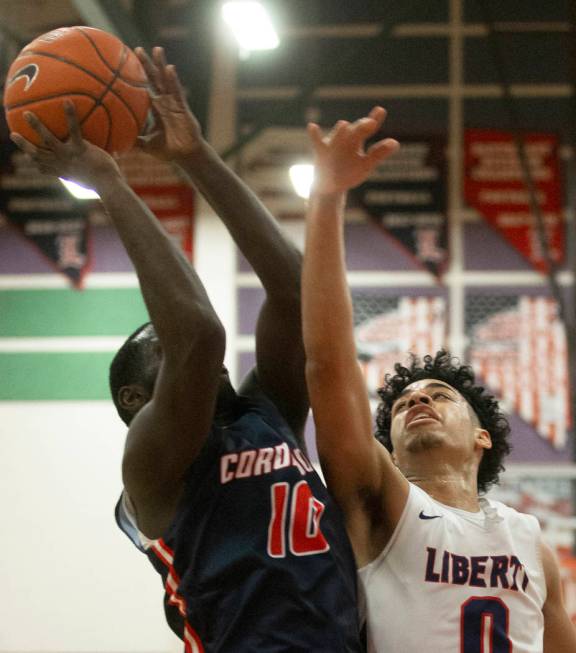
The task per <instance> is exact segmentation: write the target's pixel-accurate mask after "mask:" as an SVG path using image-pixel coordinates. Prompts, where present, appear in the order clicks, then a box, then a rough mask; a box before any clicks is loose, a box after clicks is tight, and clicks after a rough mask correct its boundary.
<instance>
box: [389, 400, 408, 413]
mask: <svg viewBox="0 0 576 653" xmlns="http://www.w3.org/2000/svg"><path fill="white" fill-rule="evenodd" d="M405 407H406V402H405V401H399V402H398V403H397V404H395V405H394V407H393V408H392V412H393V413H397V412H398V411H400V410H402V409H403V408H405Z"/></svg>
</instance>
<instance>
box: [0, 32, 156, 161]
mask: <svg viewBox="0 0 576 653" xmlns="http://www.w3.org/2000/svg"><path fill="white" fill-rule="evenodd" d="M147 86H148V84H147V80H146V74H145V73H144V69H143V68H142V65H141V64H140V61H138V58H137V57H136V55H135V54H134V53H133V52H132V50H130V48H128V47H127V46H126V45H124V43H122V41H120V40H119V39H118V38H116V37H115V36H113V35H112V34H108V33H107V32H103V31H102V30H99V29H94V28H93V27H62V28H60V29H55V30H53V31H52V32H48V33H47V34H43V35H42V36H39V37H38V38H37V39H35V40H34V41H32V42H31V43H29V44H28V45H27V46H26V47H25V48H23V50H22V51H21V52H20V54H19V55H18V56H17V57H16V59H15V60H14V61H13V63H12V65H11V66H10V69H9V70H8V75H7V79H6V87H5V91H4V109H5V111H6V120H7V122H8V126H9V127H10V130H11V131H14V132H19V133H20V134H22V136H24V138H27V139H28V140H29V141H31V142H33V143H35V144H37V145H38V144H39V139H38V134H37V133H36V132H35V131H34V130H33V129H32V128H31V127H30V125H29V124H28V123H27V122H26V120H25V119H24V113H25V112H26V111H33V112H34V113H35V114H36V115H37V116H38V117H39V118H40V120H41V121H42V122H43V123H44V124H45V125H46V126H47V127H48V129H50V131H52V132H53V133H54V135H55V136H57V137H58V138H60V139H64V138H66V137H67V135H68V124H67V122H66V116H65V113H64V105H63V102H64V99H66V98H69V99H70V100H72V102H74V105H75V107H76V115H77V116H78V120H79V122H80V125H81V127H82V135H83V136H84V138H85V139H86V140H88V141H90V142H92V143H94V144H95V145H98V146H99V147H102V148H104V149H105V150H107V151H108V152H112V153H120V152H125V151H127V150H129V149H130V148H131V147H132V146H133V145H134V143H135V141H136V137H137V136H138V134H139V133H140V132H141V130H142V127H143V126H144V123H145V121H146V117H147V115H148V110H149V106H150V100H149V97H148V92H147Z"/></svg>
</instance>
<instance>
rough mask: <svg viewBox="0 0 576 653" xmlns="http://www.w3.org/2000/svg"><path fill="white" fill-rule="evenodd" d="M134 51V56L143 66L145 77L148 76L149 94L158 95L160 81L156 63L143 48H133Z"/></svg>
mask: <svg viewBox="0 0 576 653" xmlns="http://www.w3.org/2000/svg"><path fill="white" fill-rule="evenodd" d="M134 52H135V53H136V56H137V57H138V59H139V61H140V63H141V64H142V68H144V72H145V73H146V77H147V78H148V83H149V84H150V91H151V95H159V94H160V93H161V92H162V91H161V89H160V86H161V82H160V80H159V77H160V75H159V72H158V69H157V68H156V65H155V64H154V62H153V61H152V59H151V58H150V56H149V54H148V53H147V52H146V50H144V48H140V47H138V48H136V49H135V50H134Z"/></svg>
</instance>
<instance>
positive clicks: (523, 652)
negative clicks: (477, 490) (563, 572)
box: [359, 484, 546, 653]
mask: <svg viewBox="0 0 576 653" xmlns="http://www.w3.org/2000/svg"><path fill="white" fill-rule="evenodd" d="M481 507H482V510H481V511H480V512H477V513H471V512H466V511H464V510H458V509H456V508H450V507H449V506H446V505H444V504H442V503H438V502H437V501H435V500H434V499H432V498H431V497H430V496H429V495H428V494H427V493H426V492H424V491H423V490H421V489H420V488H418V487H417V486H415V485H413V484H410V492H409V496H408V501H407V503H406V508H405V509H404V512H403V514H402V518H401V519H400V522H399V524H398V526H397V527H396V530H395V532H394V534H393V536H392V538H391V540H390V542H389V543H388V544H387V546H386V547H385V548H384V550H383V551H382V553H381V554H380V555H379V556H378V557H377V558H376V559H375V560H374V561H372V562H371V563H370V564H368V565H367V566H365V567H363V568H362V569H360V571H359V574H360V581H361V585H362V588H361V589H362V590H363V592H364V599H365V602H366V620H367V629H368V651H369V653H421V652H422V651H425V652H426V653H481V651H491V652H492V653H537V652H538V653H542V648H543V632H544V621H543V616H542V606H543V604H544V601H545V598H546V584H545V578H544V570H543V567H542V559H541V554H540V527H539V525H538V522H537V521H536V519H535V518H534V517H532V516H530V515H525V514H522V513H519V512H517V511H516V510H514V509H512V508H509V507H507V506H505V505H504V504H502V503H499V502H497V501H487V500H486V499H481Z"/></svg>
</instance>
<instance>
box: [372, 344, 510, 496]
mask: <svg viewBox="0 0 576 653" xmlns="http://www.w3.org/2000/svg"><path fill="white" fill-rule="evenodd" d="M394 370H395V372H396V374H387V375H386V377H385V383H384V385H383V386H382V387H381V388H380V389H379V390H378V395H379V396H380V399H381V403H380V404H379V406H378V410H377V412H376V437H377V438H378V440H380V442H382V444H383V445H384V446H385V447H386V449H388V451H390V452H392V450H393V447H392V439H391V437H390V425H391V421H392V418H391V415H392V405H393V404H394V402H395V401H396V399H397V398H398V397H399V396H400V393H401V392H402V390H404V388H406V386H408V385H410V384H411V383H414V381H419V380H421V379H439V380H440V381H444V382H445V383H448V385H450V386H452V387H453V388H454V389H455V390H458V392H459V393H460V394H461V395H462V396H463V397H464V399H466V401H467V402H468V404H469V405H470V406H471V407H472V409H473V410H474V412H475V413H476V416H477V417H478V420H479V422H480V425H481V427H482V428H483V429H486V430H487V431H488V432H489V433H490V437H491V439H492V448H491V449H486V450H485V451H484V454H483V456H482V460H481V462H480V467H479V469H478V491H479V492H486V490H488V488H489V487H490V486H491V485H493V484H495V483H498V477H499V474H500V472H501V471H503V470H504V466H503V465H502V460H503V459H504V458H505V457H506V456H507V455H508V453H510V443H509V442H508V437H509V435H510V425H509V424H508V420H507V419H506V418H505V417H504V415H503V414H502V412H501V411H500V407H499V405H498V402H497V401H496V399H495V398H494V397H493V396H492V395H490V394H488V393H486V392H485V390H484V388H483V387H482V386H479V385H475V378H474V371H473V370H472V368H471V367H470V365H460V361H459V359H457V358H454V357H453V356H452V355H451V354H450V353H449V352H448V351H446V350H445V349H441V350H440V351H438V352H437V353H436V355H435V356H430V355H428V356H424V357H423V359H422V360H420V359H419V358H418V357H417V356H414V355H411V358H410V362H409V363H408V365H407V366H404V365H402V364H401V363H396V365H395V366H394Z"/></svg>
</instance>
